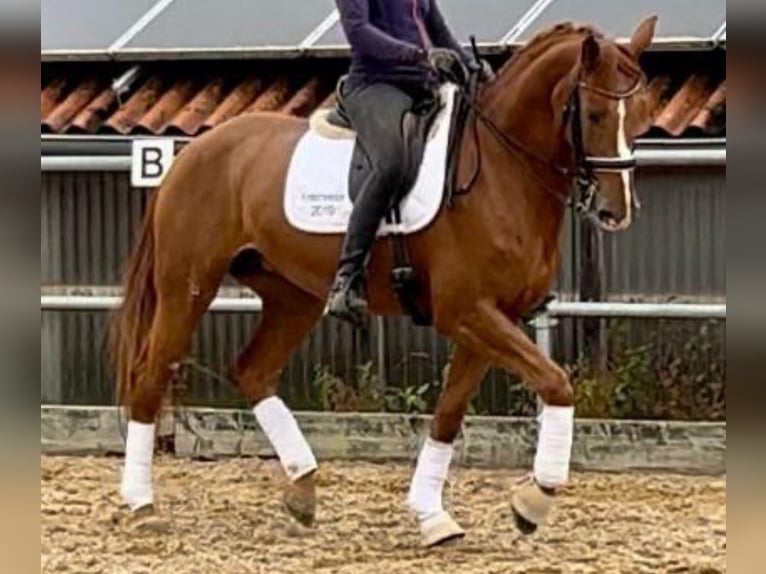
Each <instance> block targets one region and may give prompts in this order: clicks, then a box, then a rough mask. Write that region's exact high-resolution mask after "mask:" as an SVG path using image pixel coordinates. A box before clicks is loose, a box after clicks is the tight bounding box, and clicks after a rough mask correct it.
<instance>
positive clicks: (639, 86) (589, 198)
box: [564, 72, 646, 213]
mask: <svg viewBox="0 0 766 574" xmlns="http://www.w3.org/2000/svg"><path fill="white" fill-rule="evenodd" d="M645 86H646V76H645V75H644V74H643V72H641V73H640V76H639V77H638V78H637V80H636V82H635V83H634V85H633V86H632V87H631V88H629V89H628V90H625V91H623V92H618V91H613V90H606V89H604V88H599V87H598V86H592V85H590V84H588V83H586V82H585V81H583V80H582V74H580V75H579V76H578V79H577V82H576V83H575V86H574V88H573V89H572V92H571V94H570V96H569V99H568V100H567V104H566V105H565V106H564V126H565V129H567V126H568V129H569V132H570V136H571V141H572V148H573V151H574V160H575V161H574V164H575V174H574V175H575V185H576V187H577V191H578V199H577V200H576V203H575V207H576V208H577V210H578V212H580V213H586V212H588V211H590V207H591V205H592V204H593V199H594V198H595V195H596V190H597V187H598V183H597V179H596V174H597V173H599V172H615V171H616V172H622V171H628V170H633V169H635V167H636V155H635V153H634V152H633V150H630V154H629V155H627V156H617V157H605V156H592V155H588V153H587V150H586V145H585V132H584V130H583V117H582V116H583V111H582V92H583V91H587V92H591V93H593V94H596V95H598V96H600V97H603V98H606V99H609V100H613V101H617V102H618V105H619V104H621V103H623V104H624V103H625V102H626V101H627V100H629V99H630V98H632V97H633V96H635V95H636V94H638V93H639V92H640V91H641V90H643V89H644V87H645ZM567 171H568V173H567V175H572V174H571V170H567ZM632 201H633V204H634V207H636V208H638V207H639V204H638V199H637V198H636V197H635V196H633V199H632Z"/></svg>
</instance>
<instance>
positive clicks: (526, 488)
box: [511, 477, 555, 535]
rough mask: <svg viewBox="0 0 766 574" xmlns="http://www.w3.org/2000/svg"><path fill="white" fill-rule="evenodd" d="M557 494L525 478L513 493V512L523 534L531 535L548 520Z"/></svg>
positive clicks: (531, 479) (529, 478)
mask: <svg viewBox="0 0 766 574" xmlns="http://www.w3.org/2000/svg"><path fill="white" fill-rule="evenodd" d="M554 501H555V493H554V492H553V491H551V490H548V489H543V488H542V487H541V486H540V485H539V484H537V482H536V481H535V480H534V478H532V477H528V478H525V479H524V480H523V481H522V482H521V484H520V485H519V488H518V489H517V490H516V492H514V493H513V501H512V503H511V510H512V511H513V519H514V521H515V523H516V527H517V528H518V529H519V531H521V533H522V534H525V535H530V534H534V533H535V532H537V529H538V528H539V527H540V526H542V525H544V524H545V522H546V520H547V519H548V515H549V514H550V511H551V509H552V508H553V503H554Z"/></svg>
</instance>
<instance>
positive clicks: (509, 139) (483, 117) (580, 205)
mask: <svg viewBox="0 0 766 574" xmlns="http://www.w3.org/2000/svg"><path fill="white" fill-rule="evenodd" d="M636 72H637V75H638V77H637V79H636V82H635V83H634V85H633V86H632V87H631V88H629V89H628V90H625V91H621V92H620V91H613V90H607V89H604V88H600V87H598V86H592V85H590V84H588V83H587V82H585V81H584V79H583V74H582V71H580V73H579V74H578V77H577V81H576V82H575V84H574V86H573V88H572V91H571V93H570V95H569V97H568V99H567V102H566V104H565V106H564V110H563V125H562V130H563V133H566V132H567V131H569V134H570V137H571V142H572V147H573V152H574V168H571V167H564V166H561V165H559V164H557V163H555V162H551V161H550V160H549V159H547V158H545V157H543V156H542V155H540V154H538V153H537V152H535V151H534V150H531V149H529V148H528V147H527V146H526V145H525V144H524V143H523V142H521V141H519V140H518V139H516V138H515V137H513V136H512V135H510V134H508V133H507V132H505V131H503V129H502V128H500V127H499V126H498V125H497V123H495V121H494V120H493V119H492V118H490V117H489V116H488V115H487V114H486V113H485V112H484V110H483V109H482V107H481V106H480V105H479V103H478V97H477V94H478V78H477V77H476V76H473V77H472V78H471V79H470V80H469V81H468V82H467V83H462V84H459V86H460V87H459V92H458V93H459V94H460V95H461V97H462V98H463V100H464V102H465V103H466V105H467V106H468V108H470V110H471V111H472V112H473V114H474V124H473V138H474V143H475V146H476V150H477V151H476V157H477V161H476V165H475V167H474V171H473V173H472V176H471V178H470V179H469V180H468V182H467V183H465V184H464V185H462V186H460V187H459V188H457V189H456V190H455V191H454V194H455V195H465V194H466V193H469V192H470V190H471V188H472V187H473V185H474V184H475V183H476V181H477V179H478V177H479V174H480V172H481V147H480V139H479V133H478V122H479V121H481V123H482V124H484V126H485V127H486V128H487V130H488V131H489V132H490V133H491V134H492V135H493V136H494V138H495V139H496V140H497V141H498V143H500V145H501V146H502V147H503V148H504V149H505V150H506V151H507V152H508V153H510V154H512V155H516V156H518V155H520V154H523V155H524V156H526V157H527V158H530V159H533V160H535V161H536V162H537V163H538V164H541V165H543V166H545V167H547V168H548V169H549V170H551V171H552V172H553V173H554V174H556V176H558V177H560V178H561V179H566V180H569V181H573V182H574V186H575V189H576V192H577V193H576V194H574V196H570V194H567V195H566V196H564V195H562V194H559V193H556V192H555V191H553V190H552V189H550V187H549V181H547V180H546V179H545V178H543V176H542V175H540V174H539V173H538V171H537V170H535V169H531V170H530V172H531V173H532V174H533V175H534V176H535V177H536V178H538V179H540V180H541V181H542V183H543V184H544V185H543V189H544V190H545V191H546V192H547V193H548V194H550V195H551V196H553V197H554V198H556V199H557V200H558V201H560V202H561V203H562V204H564V205H569V204H572V205H573V206H574V207H575V209H576V210H577V212H578V213H580V214H581V215H586V214H587V213H588V212H589V211H590V208H591V206H592V204H593V200H594V198H595V195H596V191H597V189H598V181H597V179H596V174H597V173H599V172H607V171H611V172H614V171H624V170H632V169H635V167H636V156H635V154H634V153H633V151H632V150H631V153H630V155H629V156H626V157H621V156H619V157H604V156H593V155H589V154H588V153H587V149H586V148H587V146H586V143H585V132H584V130H583V117H582V115H583V109H582V92H583V91H587V92H590V93H593V94H596V95H598V96H600V97H604V98H607V99H610V100H616V101H617V102H618V105H619V103H620V102H625V101H626V100H628V99H630V98H632V97H633V96H635V95H636V94H638V93H639V92H641V90H643V89H644V87H645V86H646V76H645V75H644V73H643V72H642V71H640V70H636ZM466 86H467V87H466ZM632 201H633V204H634V206H635V207H636V208H639V207H640V205H639V203H638V199H637V198H636V196H635V195H633V198H632Z"/></svg>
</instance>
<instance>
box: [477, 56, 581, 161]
mask: <svg viewBox="0 0 766 574" xmlns="http://www.w3.org/2000/svg"><path fill="white" fill-rule="evenodd" d="M575 54H576V51H575V50H574V49H573V44H572V42H562V43H561V44H557V45H554V46H552V47H551V48H550V49H548V50H547V51H545V52H544V53H542V54H541V55H540V56H539V57H537V58H535V59H533V60H531V62H530V63H529V64H528V65H521V64H520V65H519V69H516V67H514V66H513V65H511V66H509V67H508V69H506V70H504V71H503V73H502V74H501V76H500V77H499V78H498V80H497V82H498V83H497V85H496V86H495V87H494V90H493V93H492V94H489V97H488V101H487V109H488V112H489V114H490V115H491V116H492V117H493V119H494V120H495V122H496V123H497V124H498V126H499V127H500V128H501V129H502V130H503V131H504V132H505V133H508V134H510V135H511V136H513V138H514V139H516V140H517V141H520V142H521V143H523V144H524V146H525V147H526V148H527V149H528V150H530V151H532V152H534V153H535V155H537V156H541V157H544V158H545V159H547V160H549V161H550V162H551V163H553V162H555V160H556V159H557V158H558V155H559V153H560V151H561V148H562V146H563V144H564V142H563V141H562V137H561V136H562V134H561V133H559V131H560V130H558V122H557V118H556V114H557V113H559V111H560V110H554V109H553V95H554V91H555V89H556V88H557V87H558V86H559V85H560V84H561V82H562V81H563V80H564V79H565V78H567V77H568V76H570V75H571V73H572V70H573V68H574V66H575V64H576V57H575Z"/></svg>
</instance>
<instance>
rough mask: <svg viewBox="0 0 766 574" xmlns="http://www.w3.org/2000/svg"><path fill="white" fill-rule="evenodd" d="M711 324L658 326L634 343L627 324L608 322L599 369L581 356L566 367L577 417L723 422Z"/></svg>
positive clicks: (722, 367) (718, 353)
mask: <svg viewBox="0 0 766 574" xmlns="http://www.w3.org/2000/svg"><path fill="white" fill-rule="evenodd" d="M717 337H718V335H716V334H715V333H713V332H711V323H703V324H702V325H700V326H697V327H696V330H695V331H691V332H690V331H689V328H688V326H686V325H683V324H668V325H665V326H664V328H663V327H662V326H661V327H659V328H658V329H657V330H656V332H655V333H654V335H653V336H652V337H651V338H650V340H649V341H648V342H647V341H644V342H642V343H641V344H638V345H636V344H634V343H632V342H631V340H630V336H629V329H628V323H627V322H622V323H617V324H615V325H613V326H612V328H611V329H610V332H609V336H608V339H609V360H608V365H607V370H606V371H605V372H597V371H595V370H594V369H593V368H592V366H591V365H590V362H589V361H587V360H586V358H584V357H581V358H580V359H579V360H578V361H577V362H576V363H575V364H574V365H573V366H572V367H571V368H570V371H571V373H572V378H573V380H574V384H575V394H576V404H577V410H578V414H579V416H582V417H590V418H611V417H616V418H649V419H652V418H663V419H674V420H725V418H726V359H725V355H724V353H723V351H722V349H719V348H718V347H719V345H716V344H714V343H715V341H717V340H718V339H717Z"/></svg>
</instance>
